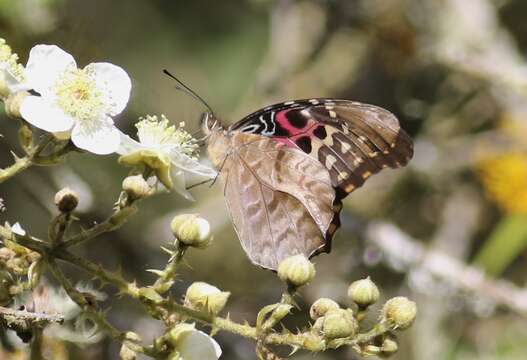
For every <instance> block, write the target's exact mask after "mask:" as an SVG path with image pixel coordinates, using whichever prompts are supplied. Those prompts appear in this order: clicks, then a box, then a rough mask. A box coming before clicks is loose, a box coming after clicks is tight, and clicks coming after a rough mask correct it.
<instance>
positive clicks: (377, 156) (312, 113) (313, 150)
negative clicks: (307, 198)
mask: <svg viewBox="0 0 527 360" xmlns="http://www.w3.org/2000/svg"><path fill="white" fill-rule="evenodd" d="M230 130H231V131H241V132H246V133H254V134H260V135H263V136H268V137H271V138H273V139H274V140H275V141H277V142H281V143H283V144H285V145H287V146H289V147H293V148H298V149H301V150H302V151H304V152H305V153H306V154H309V155H310V156H311V157H313V158H314V159H317V160H318V161H320V163H321V164H322V165H324V166H325V167H326V169H327V170H328V171H329V173H330V177H331V182H332V184H333V186H334V187H335V190H336V191H337V202H338V201H339V200H340V199H342V198H344V197H345V196H347V195H348V194H349V193H350V192H352V191H353V190H355V189H356V188H358V187H360V186H362V184H364V182H365V180H366V179H367V178H369V177H370V176H371V175H373V174H375V173H377V172H379V171H380V170H381V169H383V168H385V167H392V168H396V167H400V166H404V165H406V164H407V163H408V161H409V160H410V158H411V157H412V155H413V145H412V141H411V139H410V137H409V136H408V135H407V134H406V132H404V130H402V129H401V127H400V125H399V122H398V120H397V118H396V117H395V116H394V115H393V114H391V113H390V112H389V111H387V110H384V109H382V108H380V107H377V106H374V105H368V104H363V103H360V102H355V101H348V100H336V99H311V100H297V101H288V102H285V103H280V104H276V105H272V106H269V107H266V108H264V109H262V110H260V111H257V112H255V113H253V114H251V115H249V116H247V117H246V118H244V119H242V120H241V121H240V122H238V123H236V124H234V125H233V126H231V128H230Z"/></svg>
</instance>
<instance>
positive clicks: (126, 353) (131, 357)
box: [119, 343, 137, 360]
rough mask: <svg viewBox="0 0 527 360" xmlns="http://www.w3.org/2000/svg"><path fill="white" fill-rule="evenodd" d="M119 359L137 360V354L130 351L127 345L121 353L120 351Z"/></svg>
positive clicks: (122, 346)
mask: <svg viewBox="0 0 527 360" xmlns="http://www.w3.org/2000/svg"><path fill="white" fill-rule="evenodd" d="M119 359H121V360H136V359H137V353H136V352H135V351H133V350H132V349H130V348H129V347H128V346H127V344H126V343H124V344H123V345H121V351H119Z"/></svg>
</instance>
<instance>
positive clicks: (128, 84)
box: [85, 63, 132, 116]
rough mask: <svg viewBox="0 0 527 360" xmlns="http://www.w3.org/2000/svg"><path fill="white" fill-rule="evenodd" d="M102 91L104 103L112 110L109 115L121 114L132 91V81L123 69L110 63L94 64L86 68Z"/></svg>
mask: <svg viewBox="0 0 527 360" xmlns="http://www.w3.org/2000/svg"><path fill="white" fill-rule="evenodd" d="M85 70H86V71H88V73H89V74H90V75H91V76H92V77H93V79H94V80H95V82H96V83H97V87H98V88H99V89H100V90H101V92H102V96H103V99H104V100H103V101H104V102H105V104H106V106H108V108H109V109H110V111H109V113H108V114H109V115H112V116H113V115H117V114H120V113H121V112H122V111H123V110H124V108H125V107H126V104H128V100H129V99H130V92H131V90H132V81H131V80H130V77H129V76H128V74H127V73H126V71H124V70H123V68H121V67H119V66H117V65H114V64H110V63H93V64H89V65H88V66H86V68H85Z"/></svg>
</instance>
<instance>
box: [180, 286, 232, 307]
mask: <svg viewBox="0 0 527 360" xmlns="http://www.w3.org/2000/svg"><path fill="white" fill-rule="evenodd" d="M230 295H231V293H230V292H228V291H221V290H220V289H218V288H217V287H215V286H212V285H209V284H207V283H204V282H199V281H198V282H195V283H193V284H192V285H190V286H189V287H188V289H187V292H186V294H185V304H186V305H187V306H190V307H192V308H194V309H196V310H200V311H206V312H208V313H211V314H214V315H217V314H219V312H220V311H222V310H223V308H224V307H225V305H226V304H227V300H228V299H229V296H230Z"/></svg>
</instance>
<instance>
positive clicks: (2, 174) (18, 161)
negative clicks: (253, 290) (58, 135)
mask: <svg viewBox="0 0 527 360" xmlns="http://www.w3.org/2000/svg"><path fill="white" fill-rule="evenodd" d="M52 140H53V135H46V136H44V138H42V140H41V141H40V142H39V143H38V144H37V145H36V146H35V147H34V148H33V149H32V150H31V151H30V152H29V154H28V155H27V156H24V157H22V158H19V157H17V156H15V162H14V163H13V164H12V165H10V166H8V167H7V168H5V169H0V184H1V183H3V182H4V181H6V180H8V179H10V178H12V177H13V176H15V175H17V174H18V173H20V172H22V171H24V170H25V169H27V168H28V167H30V166H31V165H33V164H35V163H36V162H35V159H36V157H37V156H39V155H40V153H41V152H42V150H44V149H45V148H46V146H47V145H48V144H49V143H50V142H51V141H52ZM50 156H52V155H50Z"/></svg>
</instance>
